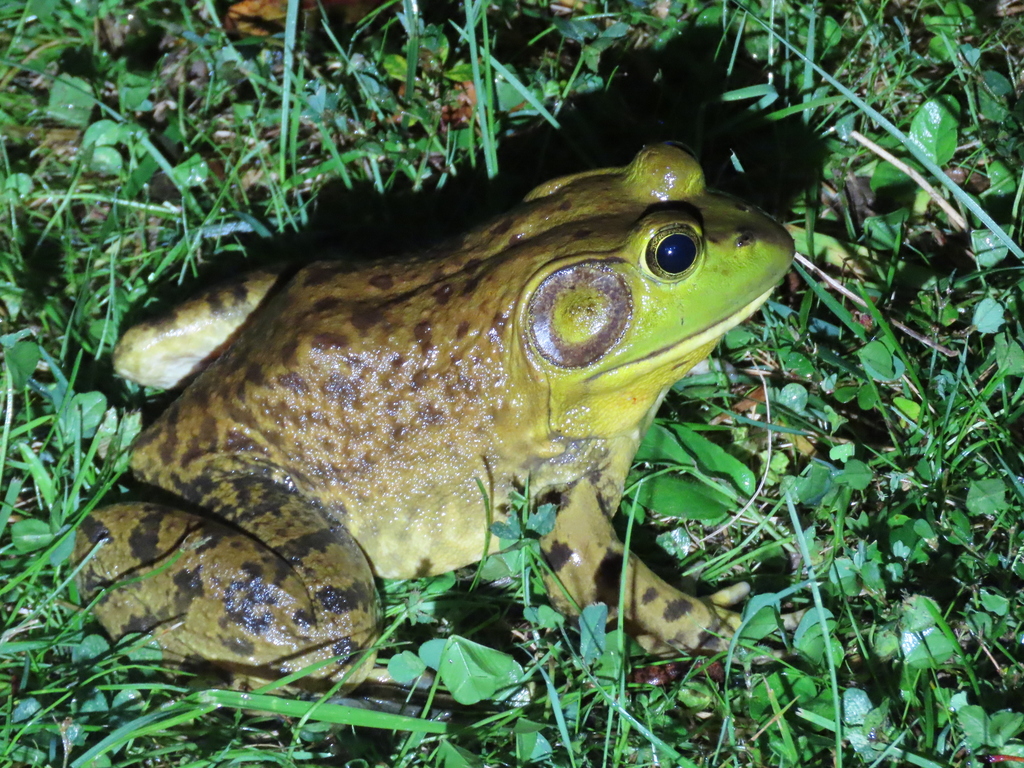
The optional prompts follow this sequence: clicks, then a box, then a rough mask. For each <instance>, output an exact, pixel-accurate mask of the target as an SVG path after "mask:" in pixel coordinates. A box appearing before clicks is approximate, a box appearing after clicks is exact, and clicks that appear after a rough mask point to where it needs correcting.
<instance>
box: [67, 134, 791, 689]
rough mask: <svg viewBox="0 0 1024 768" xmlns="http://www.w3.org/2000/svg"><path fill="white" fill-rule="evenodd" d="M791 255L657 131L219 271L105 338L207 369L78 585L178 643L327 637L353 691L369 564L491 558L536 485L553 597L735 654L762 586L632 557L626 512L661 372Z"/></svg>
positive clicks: (121, 615)
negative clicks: (378, 237) (461, 211)
mask: <svg viewBox="0 0 1024 768" xmlns="http://www.w3.org/2000/svg"><path fill="white" fill-rule="evenodd" d="M792 255H793V243H792V240H791V239H790V237H789V235H788V234H787V233H786V231H785V230H784V229H783V228H782V227H780V226H779V225H778V224H776V223H775V222H774V221H772V220H771V219H770V218H768V217H767V216H766V215H764V214H763V213H761V212H759V211H757V210H755V209H754V208H752V207H751V206H749V205H747V204H745V203H743V202H740V201H739V200H737V199H735V198H733V197H730V196H727V195H725V194H721V193H718V192H714V191H711V190H709V189H708V188H707V187H706V186H705V180H704V175H703V173H702V171H701V168H700V165H699V164H698V163H697V161H696V160H695V159H694V158H693V157H692V156H691V155H690V154H689V153H687V152H686V151H684V150H683V149H681V148H680V147H678V146H676V145H672V144H658V145H652V146H648V147H646V148H645V149H643V150H642V151H641V152H640V153H639V154H638V155H637V156H636V158H635V159H634V160H633V161H632V162H631V163H630V164H629V165H626V166H624V167H621V168H607V169H603V170H596V171H590V172H585V173H580V174H577V175H573V176H566V177H563V178H558V179H555V180H553V181H550V182H548V183H547V184H543V185H541V186H540V187H538V188H537V189H535V190H533V191H532V192H531V193H530V194H529V195H527V197H526V198H525V200H524V201H523V203H521V204H520V205H519V206H518V207H516V208H514V209H513V210H511V211H510V212H508V213H507V214H505V215H504V216H501V217H499V218H497V219H495V220H494V221H491V222H490V223H488V224H485V225H483V226H481V227H478V228H477V229H474V230H473V231H471V232H469V233H468V234H466V235H464V236H462V237H460V238H457V239H456V240H455V241H453V242H448V243H446V244H444V245H441V246H438V247H436V248H434V249H432V250H429V251H427V252H425V253H422V254H419V255H414V256H411V257H406V258H402V259H392V260H386V261H382V262H377V263H373V264H371V265H368V266H367V265H360V266H355V265H353V264H351V263H347V262H343V261H318V262H315V263H312V264H310V265H308V266H306V267H304V268H301V269H299V270H298V271H297V272H293V274H291V275H290V276H285V274H284V273H281V272H274V271H269V272H256V273H253V274H252V275H249V276H248V277H246V278H244V279H241V280H239V281H238V282H236V283H235V284H234V285H230V286H228V287H225V288H217V289H208V290H207V292H206V293H204V294H202V295H200V296H198V297H197V298H195V299H193V300H191V301H190V302H188V303H186V304H184V305H183V306H182V307H180V308H179V309H177V310H176V311H174V312H172V313H171V314H170V315H169V316H167V317H165V318H163V319H161V320H155V321H152V322H146V323H143V324H142V325H139V326H136V327H134V328H132V329H131V330H129V331H128V332H127V334H125V336H124V337H123V339H122V340H121V342H120V344H119V345H118V347H117V349H116V351H115V355H114V360H115V368H116V370H117V371H118V372H119V373H120V375H122V376H124V377H127V378H129V379H133V380H135V381H137V382H140V383H142V384H146V385H151V386H160V387H165V388H172V387H175V386H178V385H180V384H182V383H183V382H186V381H188V380H189V379H190V378H192V377H193V376H194V375H195V373H196V371H197V370H198V369H200V368H202V367H203V366H206V367H205V370H203V371H202V372H201V373H199V374H198V376H195V378H194V380H192V381H191V383H189V384H188V386H187V388H186V389H185V390H184V392H183V393H182V394H181V396H180V397H179V398H178V399H177V400H176V401H174V402H173V403H172V404H171V405H170V407H169V408H168V409H167V410H166V411H165V412H164V413H163V415H161V416H160V417H159V418H158V419H157V420H156V422H155V423H153V424H152V426H150V427H149V428H148V429H147V430H145V431H144V432H143V433H142V434H141V436H140V437H139V439H138V440H137V442H136V444H135V447H134V455H133V458H132V468H133V470H134V472H135V475H136V477H137V478H139V479H140V480H141V481H143V482H144V483H147V484H149V485H152V486H156V487H157V488H159V489H160V491H161V492H162V497H161V498H160V500H159V501H154V502H150V503H141V502H135V503H128V504H117V505H115V506H110V507H106V508H104V509H100V510H99V511H97V512H94V513H93V514H92V515H91V516H90V517H88V518H87V519H86V520H85V521H84V523H83V524H82V527H81V530H80V533H79V535H78V540H77V555H78V557H79V558H83V557H85V556H86V554H87V553H89V552H90V551H91V550H92V549H93V548H94V547H95V545H96V544H97V543H102V544H103V545H102V546H100V547H99V548H97V551H96V552H95V555H94V556H93V557H92V558H91V559H90V560H88V562H87V563H86V564H85V567H84V568H83V570H82V571H81V574H80V576H79V583H80V585H81V587H82V589H83V592H84V593H85V594H86V595H94V594H95V593H96V592H97V591H98V590H100V589H103V588H105V587H108V586H109V585H111V584H115V583H117V582H119V581H125V582H126V583H125V584H123V585H120V586H118V587H116V588H114V589H112V590H110V591H109V592H108V593H107V594H106V595H105V596H104V597H103V598H102V600H100V601H99V603H98V605H97V606H96V609H95V610H96V613H97V614H98V616H99V618H100V621H101V622H102V623H103V625H104V626H105V627H106V629H107V630H108V631H109V632H110V633H111V634H112V635H114V636H121V635H123V634H125V633H129V632H150V631H152V632H154V634H155V635H156V637H157V639H158V641H159V643H160V644H161V646H162V647H163V649H164V651H165V656H167V657H170V658H171V659H177V660H179V661H182V662H187V661H189V660H196V659H205V660H208V661H209V662H212V663H214V664H215V665H217V666H219V667H222V668H226V669H228V670H231V671H232V672H234V673H236V674H238V675H241V676H244V677H247V678H253V679H263V680H265V679H271V678H274V677H278V676H281V675H283V674H286V673H290V672H292V671H295V670H297V669H301V668H303V667H305V666H306V665H309V664H312V663H314V662H318V661H324V660H330V659H333V658H335V657H337V660H336V661H334V662H332V663H330V664H328V665H327V666H326V667H324V668H323V669H321V670H320V671H319V672H317V673H316V674H317V675H318V676H319V677H320V678H321V682H322V683H326V682H328V681H330V680H337V679H339V678H341V677H342V676H343V675H346V674H348V675H349V677H348V679H347V683H346V685H347V687H352V686H353V685H355V684H357V683H358V682H359V681H360V680H361V679H362V678H363V677H364V676H365V675H366V674H367V671H368V670H369V669H370V666H371V664H372V660H373V659H372V653H363V652H364V651H365V650H366V649H368V648H370V646H372V645H373V643H374V641H375V639H376V637H377V636H378V632H379V629H378V624H379V617H380V613H379V609H378V600H377V596H376V592H375V587H374V578H375V577H383V578H413V577H422V576H430V575H432V574H439V573H443V572H446V571H450V570H452V569H455V568H460V567H462V566H466V565H469V564H471V563H474V562H477V561H478V560H480V558H482V557H483V556H484V555H485V554H486V553H487V552H489V551H494V550H495V549H496V548H497V547H498V546H499V540H498V539H497V538H496V537H495V536H493V535H489V532H488V530H489V526H490V525H491V523H492V522H494V521H501V520H504V519H505V518H506V515H507V514H508V512H509V505H510V498H511V497H512V496H514V495H515V494H516V492H518V491H521V490H522V489H523V488H527V487H528V488H529V492H530V494H531V496H532V498H533V500H534V502H535V503H553V504H555V505H556V507H557V514H556V521H555V524H554V529H553V530H552V531H551V532H550V533H548V534H546V535H544V536H543V537H542V539H541V549H542V552H543V554H544V556H545V558H546V559H547V562H548V563H549V564H550V566H551V576H550V577H549V580H550V582H551V585H550V587H551V588H550V590H549V592H550V598H551V600H552V602H553V603H554V604H555V605H556V606H557V607H559V608H560V609H562V610H565V611H573V610H579V609H580V607H582V606H586V605H588V604H590V603H594V602H596V601H603V602H605V603H607V604H608V605H610V606H613V610H612V615H614V607H615V606H618V609H619V610H621V611H622V612H623V620H624V623H625V626H626V628H627V630H628V631H629V632H630V633H631V634H633V635H634V636H635V637H636V638H637V639H639V640H640V641H641V643H642V644H643V645H644V646H645V647H647V648H648V649H651V650H654V651H665V650H666V649H683V650H687V651H694V652H704V653H708V652H715V651H718V650H720V649H722V648H723V647H725V643H726V642H727V641H728V638H729V637H730V635H731V633H732V632H733V630H734V629H735V627H736V626H737V625H738V616H737V615H736V614H735V613H733V612H731V611H729V610H728V606H730V605H733V604H735V603H736V602H737V601H738V600H740V599H742V598H743V597H744V596H745V595H746V591H747V588H746V585H738V586H734V587H731V588H728V589H724V590H721V591H719V592H717V593H715V594H713V595H711V596H710V597H706V598H696V597H693V596H690V595H687V594H684V593H682V592H680V591H679V590H677V589H675V588H674V587H672V586H669V585H668V584H667V583H666V582H664V581H662V579H660V578H659V577H658V576H656V575H655V574H654V573H653V572H651V571H650V570H649V569H648V568H647V567H646V566H645V565H644V564H643V563H642V562H640V561H639V559H637V558H636V557H635V556H633V555H630V556H628V557H626V555H625V553H624V551H623V545H622V544H621V543H620V542H619V540H618V538H617V536H616V534H615V531H614V529H613V525H612V517H613V515H614V514H615V512H616V510H617V509H618V506H619V500H620V497H621V495H622V492H623V482H624V480H625V477H626V473H627V471H628V470H629V468H630V463H631V461H632V458H633V456H634V454H635V452H636V450H637V447H638V445H639V443H640V440H641V437H642V436H643V434H644V431H645V430H646V428H647V427H648V425H649V424H650V423H651V421H652V419H653V417H654V414H655V411H656V410H657V408H658V405H659V403H660V402H661V400H662V398H663V397H664V395H665V392H666V390H667V389H668V388H669V387H670V386H671V385H672V384H673V383H674V382H676V381H677V380H678V379H679V378H681V377H682V376H683V374H685V373H686V372H687V370H689V369H690V368H691V367H692V366H693V365H694V364H696V363H697V362H698V361H700V360H701V359H703V358H704V357H705V356H706V355H707V354H708V353H709V352H710V351H711V349H712V347H714V345H715V343H716V342H717V340H718V339H719V338H720V337H721V336H722V335H723V334H724V333H725V332H726V331H727V330H729V329H730V328H732V327H733V326H735V325H736V324H737V323H739V322H741V321H742V320H744V319H745V318H746V317H748V316H749V315H750V314H751V313H752V312H754V311H755V310H756V309H757V308H758V307H759V306H760V305H761V303H762V302H764V301H765V299H766V297H767V296H768V294H769V293H770V292H771V291H772V289H773V287H774V286H775V284H776V283H778V282H779V280H780V279H781V278H782V276H783V274H784V273H785V272H786V270H787V269H788V267H789V264H790V260H791V259H792ZM211 360H212V362H210V361H211ZM622 579H625V582H626V583H625V585H622V583H621V580H622ZM557 582H561V586H559V585H558V584H557ZM620 590H622V594H623V595H624V602H623V603H622V604H621V605H620V604H619V595H620ZM357 658H362V659H363V661H362V662H361V663H360V664H359V665H358V666H357V668H353V667H354V666H356V664H355V660H356V659H357Z"/></svg>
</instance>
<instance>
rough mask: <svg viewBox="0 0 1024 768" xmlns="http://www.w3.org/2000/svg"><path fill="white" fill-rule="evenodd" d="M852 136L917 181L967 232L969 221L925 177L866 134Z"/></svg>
mask: <svg viewBox="0 0 1024 768" xmlns="http://www.w3.org/2000/svg"><path fill="white" fill-rule="evenodd" d="M850 136H851V137H852V138H854V139H856V140H857V141H859V142H860V143H861V144H863V145H864V146H865V147H867V148H868V149H870V150H871V151H872V152H874V153H875V154H876V155H878V156H879V157H880V158H882V159H883V160H888V161H889V162H890V163H892V164H893V165H895V166H896V167H897V168H899V169H900V170H901V171H903V173H905V174H907V176H909V177H910V178H912V179H913V180H914V181H916V182H917V185H918V186H919V187H921V189H923V190H924V191H925V192H927V193H928V196H929V197H931V199H932V200H934V201H935V204H936V205H938V206H939V208H941V209H942V210H944V211H945V212H946V215H947V216H948V217H949V220H950V222H951V223H952V224H953V226H954V227H956V228H957V229H959V230H960V231H961V232H966V231H967V221H966V220H965V219H964V217H963V216H961V215H960V212H959V211H958V210H957V209H956V208H954V207H953V206H952V205H950V204H949V201H947V200H946V198H944V197H942V195H940V194H939V193H938V190H936V189H935V187H933V186H932V185H931V184H929V183H928V182H927V180H926V179H925V178H924V176H922V175H921V174H920V173H918V172H917V171H915V170H914V169H913V168H911V167H910V166H909V165H907V164H906V163H904V162H903V161H902V160H900V159H898V158H897V157H896V156H895V155H893V154H892V153H890V152H889V151H888V150H885V149H882V148H881V147H880V146H878V145H877V144H875V142H873V141H872V140H871V139H869V138H867V137H866V136H865V135H864V134H862V133H858V132H857V131H850Z"/></svg>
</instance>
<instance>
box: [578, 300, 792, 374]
mask: <svg viewBox="0 0 1024 768" xmlns="http://www.w3.org/2000/svg"><path fill="white" fill-rule="evenodd" d="M774 291H775V285H774V284H773V285H772V287H771V288H769V289H768V290H767V291H765V292H764V293H762V294H761V295H760V296H758V297H757V298H756V299H754V300H753V301H751V302H749V303H747V304H745V305H743V306H742V307H741V308H740V309H739V311H737V312H734V313H733V314H731V315H729V316H728V317H726V318H725V319H724V320H719V321H718V322H717V323H715V324H713V325H709V326H708V327H707V328H705V329H703V330H701V331H698V332H697V333H694V334H692V335H690V336H687V337H686V338H684V339H680V340H679V341H676V342H674V343H672V344H668V345H666V346H664V347H660V348H659V349H656V350H654V351H653V352H650V353H649V354H647V355H644V356H643V357H640V358H637V359H636V360H631V361H630V362H628V363H623V364H622V365H617V366H615V367H614V368H608V369H606V370H603V371H598V372H596V373H594V374H593V375H591V376H589V377H588V378H587V380H588V381H595V380H597V379H599V378H601V377H602V376H605V375H607V374H610V373H615V372H616V371H620V370H622V369H624V368H632V367H634V366H644V367H651V368H655V367H657V363H656V361H658V360H659V359H661V358H663V357H675V358H678V359H677V362H676V363H675V364H673V365H672V366H671V368H670V370H675V369H676V368H683V367H687V368H689V367H692V366H693V365H694V363H696V362H698V361H697V360H694V359H693V358H692V357H690V356H688V355H686V354H685V352H686V351H691V350H697V349H700V348H701V347H705V346H710V345H713V344H714V343H715V342H717V341H718V340H719V339H720V338H722V336H724V335H725V334H726V333H728V332H729V331H730V330H732V329H733V328H735V327H736V326H737V325H739V324H740V323H742V322H743V321H744V320H746V319H747V318H748V317H750V316H751V315H752V314H754V312H756V311H757V310H758V308H760V306H761V305H762V304H764V303H765V302H766V301H767V300H768V297H769V296H771V295H772V293H773V292H774ZM681 350H682V351H683V352H682V353H681ZM652 363H653V365H652Z"/></svg>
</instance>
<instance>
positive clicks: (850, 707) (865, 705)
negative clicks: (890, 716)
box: [843, 688, 871, 725]
mask: <svg viewBox="0 0 1024 768" xmlns="http://www.w3.org/2000/svg"><path fill="white" fill-rule="evenodd" d="M870 711H871V698H870V697H869V696H868V695H867V693H866V692H864V691H862V690H861V689H860V688H847V689H846V690H845V691H843V722H844V723H846V724H847V725H860V724H861V723H863V722H864V718H865V717H867V714H868V712H870Z"/></svg>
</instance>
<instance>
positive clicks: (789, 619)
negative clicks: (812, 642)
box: [782, 611, 807, 632]
mask: <svg viewBox="0 0 1024 768" xmlns="http://www.w3.org/2000/svg"><path fill="white" fill-rule="evenodd" d="M805 613H807V611H793V612H792V613H784V614H782V626H783V627H784V628H785V629H786V631H787V632H792V631H793V630H794V629H796V628H797V627H798V626H800V622H801V620H803V618H804V614H805Z"/></svg>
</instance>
